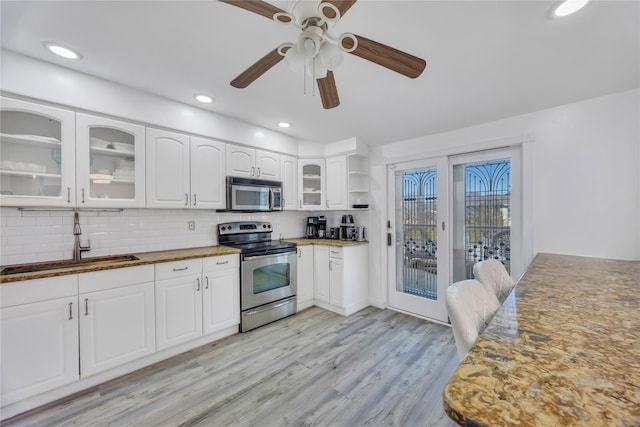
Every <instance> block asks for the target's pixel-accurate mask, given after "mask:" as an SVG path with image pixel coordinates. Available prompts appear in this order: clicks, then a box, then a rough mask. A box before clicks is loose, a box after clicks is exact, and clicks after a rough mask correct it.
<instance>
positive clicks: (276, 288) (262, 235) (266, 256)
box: [218, 221, 297, 332]
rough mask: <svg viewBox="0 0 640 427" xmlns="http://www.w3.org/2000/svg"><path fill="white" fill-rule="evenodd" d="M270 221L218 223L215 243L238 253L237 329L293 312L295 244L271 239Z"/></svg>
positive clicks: (258, 325)
mask: <svg viewBox="0 0 640 427" xmlns="http://www.w3.org/2000/svg"><path fill="white" fill-rule="evenodd" d="M272 231H273V229H272V228H271V223H270V222H260V221H244V222H228V223H224V224H219V225H218V243H219V244H221V245H225V246H231V247H234V248H237V249H240V250H241V253H240V261H241V262H240V311H241V320H240V332H246V331H250V330H251V329H255V328H258V327H260V326H262V325H266V324H267V323H271V322H273V321H275V320H278V319H282V318H283V317H287V316H290V315H292V314H295V312H296V309H297V303H296V288H297V286H296V277H297V256H296V244H295V243H289V242H282V241H278V240H271V233H272Z"/></svg>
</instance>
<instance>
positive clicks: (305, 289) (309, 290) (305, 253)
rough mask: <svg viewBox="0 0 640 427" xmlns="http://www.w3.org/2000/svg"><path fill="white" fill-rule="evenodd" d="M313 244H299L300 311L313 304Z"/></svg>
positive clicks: (298, 280)
mask: <svg viewBox="0 0 640 427" xmlns="http://www.w3.org/2000/svg"><path fill="white" fill-rule="evenodd" d="M313 249H314V248H313V245H303V246H298V269H297V270H298V275H297V287H298V289H297V305H298V311H301V310H304V309H305V308H308V307H311V306H312V305H313V284H314V273H313Z"/></svg>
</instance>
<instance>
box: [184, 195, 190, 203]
mask: <svg viewBox="0 0 640 427" xmlns="http://www.w3.org/2000/svg"><path fill="white" fill-rule="evenodd" d="M184 205H185V206H189V193H184Z"/></svg>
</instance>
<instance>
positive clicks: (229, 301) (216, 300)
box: [202, 255, 240, 335]
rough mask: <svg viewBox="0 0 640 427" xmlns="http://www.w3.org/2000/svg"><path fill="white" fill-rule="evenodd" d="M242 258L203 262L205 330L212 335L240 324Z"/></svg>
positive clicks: (225, 257) (203, 323)
mask: <svg viewBox="0 0 640 427" xmlns="http://www.w3.org/2000/svg"><path fill="white" fill-rule="evenodd" d="M238 258H239V257H238V255H227V256H217V257H210V258H205V259H203V260H202V271H203V273H202V279H203V281H204V291H203V293H202V327H203V333H204V334H205V335H206V334H210V333H213V332H217V331H219V330H221V329H224V328H227V327H229V326H234V325H238V324H240V266H239V259H238Z"/></svg>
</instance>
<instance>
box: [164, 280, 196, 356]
mask: <svg viewBox="0 0 640 427" xmlns="http://www.w3.org/2000/svg"><path fill="white" fill-rule="evenodd" d="M201 336H202V279H201V276H200V274H198V275H190V276H184V277H177V278H174V279H167V280H160V281H156V344H157V348H158V350H162V349H164V348H168V347H171V346H174V345H176V344H180V343H183V342H187V341H191V340H193V339H196V338H199V337H201Z"/></svg>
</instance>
